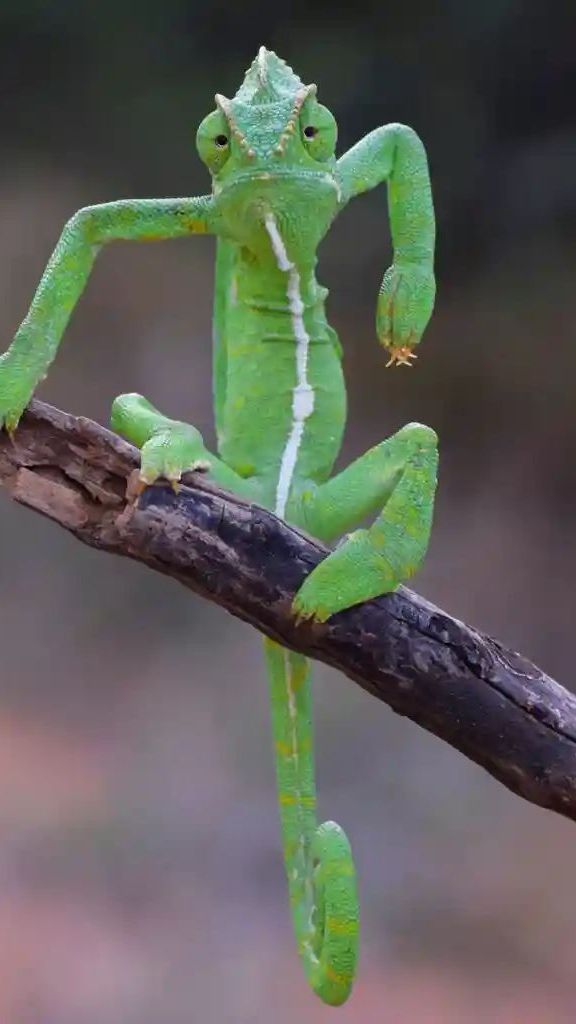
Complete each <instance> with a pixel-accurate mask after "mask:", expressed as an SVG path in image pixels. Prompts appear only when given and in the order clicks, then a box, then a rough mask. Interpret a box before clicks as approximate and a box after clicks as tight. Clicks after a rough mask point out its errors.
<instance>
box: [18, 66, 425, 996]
mask: <svg viewBox="0 0 576 1024" xmlns="http://www.w3.org/2000/svg"><path fill="white" fill-rule="evenodd" d="M197 145H198V150H199V153H200V156H201V158H202V159H203V160H204V162H205V163H206V165H207V166H208V169H209V170H210V172H211V175H212V181H213V188H212V193H211V195H207V196H203V197H200V198H192V199H189V198H184V199H147V200H125V201H120V202H114V203H107V204H104V205H102V206H94V207H88V208H86V209H84V210H80V211H79V212H78V213H77V214H75V216H74V217H72V219H71V220H70V221H69V222H68V224H67V225H66V227H65V228H64V231H63V233H62V236H61V238H60V241H59V243H58V245H57V247H56V250H55V252H54V254H53V256H52V258H51V259H50V262H49V263H48V266H47V268H46V271H45V273H44V275H43V277H42V280H41V282H40V285H39V287H38V290H37V292H36V295H35V297H34V300H33V302H32V305H31V307H30V310H29V312H28V315H27V317H26V319H25V320H24V322H23V323H22V325H21V327H20V328H19V330H18V332H17V334H16V337H15V339H14V341H13V343H12V345H11V347H10V348H9V350H8V351H7V352H6V353H5V354H4V355H3V356H2V357H1V358H0V424H4V425H5V426H6V428H7V429H8V430H9V431H13V430H15V428H16V426H17V424H18V420H19V417H20V415H21V413H22V411H23V409H24V408H25V406H26V404H27V402H28V401H29V399H30V397H31V395H32V393H33V391H34V389H35V387H36V385H37V384H38V383H39V381H41V380H42V379H43V377H44V376H45V374H46V372H47V370H48V367H49V366H50V363H51V362H52V360H53V358H54V356H55V354H56V351H57V348H58V345H59V343H60V339H61V336H62V333H63V331H64V329H65V327H66V324H67V322H68V319H69V317H70V315H71V313H72V310H73V309H74V306H75V304H76V302H77V300H78V299H79V297H80V295H81V293H82V290H83V288H84V286H85V284H86V281H87V279H88V276H89V274H90V271H91V268H92V264H93V262H94V259H95V257H96V254H97V253H98V251H99V249H100V247H101V246H102V245H104V244H105V243H107V242H110V241H113V240H115V239H132V240H135V241H150V240H153V239H161V238H175V237H179V236H184V235H191V234H208V233H209V234H213V235H216V236H217V238H218V255H217V265H216V289H215V296H216V298H215V315H214V348H215V351H214V402H215V416H216V427H217V434H218V455H219V457H216V456H214V455H213V454H211V453H210V452H208V451H207V450H206V448H205V446H204V442H203V439H202V436H201V435H200V433H199V432H198V431H197V430H196V429H195V428H194V427H191V426H189V425H187V424H185V423H179V422H175V421H174V420H171V419H169V418H167V417H166V416H163V415H162V414H161V413H159V412H158V411H157V410H156V409H155V408H154V407H153V406H152V405H151V404H150V403H149V402H148V401H146V399H144V398H142V397H141V396H139V395H122V396H120V397H119V398H117V399H116V401H115V402H114V405H113V409H112V426H113V428H114V429H115V430H117V431H119V432H120V433H122V434H123V435H124V436H125V437H127V438H128V439H129V440H130V441H132V442H134V443H135V444H136V445H138V446H139V447H140V448H141V451H142V459H141V477H142V481H143V483H144V484H148V483H152V482H153V481H154V480H156V479H157V478H159V477H165V478H167V479H168V480H170V481H172V482H175V481H177V480H178V479H179V478H180V475H181V473H182V472H183V471H184V470H187V469H191V468H194V467H202V468H204V469H206V468H207V467H208V468H209V471H210V473H211V475H212V478H213V479H214V480H215V482H216V483H218V484H220V485H221V486H223V487H225V488H227V489H229V490H232V491H235V492H237V493H238V494H241V495H244V496H246V497H248V498H250V499H252V500H254V501H257V502H260V503H263V504H264V505H267V506H268V507H269V508H271V509H273V510H275V511H276V512H277V513H278V514H279V515H282V516H284V517H285V518H286V519H287V520H288V521H289V522H291V523H294V524H296V525H298V526H301V527H304V528H305V529H306V530H307V531H309V532H310V533H312V534H314V535H315V536H317V537H319V538H321V539H323V540H325V541H331V540H334V539H335V538H337V537H339V536H341V535H342V534H346V533H347V532H348V531H349V530H354V528H355V526H356V525H357V524H358V522H359V521H361V520H363V519H364V517H365V516H367V515H372V516H375V517H376V518H375V520H374V523H373V525H372V526H371V527H370V528H369V529H362V530H356V531H355V532H353V533H351V534H350V535H349V536H347V538H346V540H345V541H344V542H343V543H342V544H341V545H340V546H339V547H337V548H336V550H335V551H333V552H332V553H331V554H330V555H329V556H328V557H327V558H326V559H325V560H324V561H323V562H322V563H321V564H320V565H319V566H318V567H317V568H316V569H315V570H314V571H313V572H312V573H311V574H310V576H309V577H308V578H307V579H306V581H305V583H304V585H303V586H302V588H301V589H300V591H299V593H298V594H297V596H296V599H295V601H294V610H295V613H296V614H297V615H298V616H299V617H301V618H307V617H309V618H313V619H316V620H319V621H325V620H326V619H327V618H329V616H331V615H333V614H334V613H335V612H338V611H340V610H342V609H345V608H349V607H350V606H352V605H354V604H357V603H359V602H362V601H366V600H368V599H370V598H372V597H375V596H377V595H380V594H384V593H387V592H388V591H391V590H393V589H394V588H395V587H396V586H397V585H398V584H399V583H400V582H401V581H402V580H406V579H408V577H410V576H411V575H412V574H413V573H414V572H415V571H416V569H417V568H418V565H419V564H420V562H421V560H422V558H423V556H424V553H425V551H426V547H427V544H428V537H429V532H430V526H431V520H432V509H433V500H434V490H435V485H436V466H437V453H436V436H435V434H434V432H433V431H432V430H430V429H429V428H428V427H425V426H422V425H420V424H409V425H408V426H406V427H404V428H403V429H402V430H400V431H399V432H398V433H397V434H395V435H394V436H393V437H392V438H389V439H388V440H385V441H383V442H382V443H381V444H378V445H376V446H375V447H374V448H372V449H371V450H370V451H368V452H367V453H366V454H365V455H363V456H362V457H361V458H359V459H357V460H356V461H355V462H354V463H353V464H352V465H351V466H349V467H348V468H347V469H345V470H344V471H343V472H342V473H340V474H339V475H337V476H336V477H334V478H332V479H330V472H331V469H332V466H333V463H334V460H335V458H336V455H337V453H338V450H339V447H340V442H341V438H342V432H343V429H344V421H345V412H346V395H345V388H344V380H343V376H342V368H341V351H340V346H339V342H338V339H337V336H336V334H335V332H334V330H333V329H332V328H331V327H330V326H329V325H328V322H327V320H326V316H325V309H324V307H325V299H326V295H327V292H326V289H325V288H323V287H322V286H321V285H319V284H318V281H317V280H316V276H315V266H316V251H317V247H318V244H319V243H320V241H321V239H322V238H323V237H324V235H325V234H326V232H327V230H328V228H329V227H330V224H331V223H332V221H333V220H334V218H335V216H336V214H337V213H338V212H339V211H340V210H341V209H342V208H343V207H344V206H345V205H346V204H347V203H348V201H349V200H350V199H352V198H353V197H354V196H357V195H359V194H360V193H362V192H366V191H367V190H368V189H372V188H374V187H375V186H377V185H380V184H381V183H382V182H387V185H388V203H389V214H390V222H391V231H392V240H393V246H394V262H393V264H392V266H391V267H390V269H389V270H388V271H386V274H385V275H384V280H383V282H382V287H381V289H380V294H379V296H378V304H377V316H376V327H377V334H378V337H379V339H380V341H381V343H382V345H383V346H384V347H385V349H387V351H388V354H389V363H392V364H394V363H395V364H397V365H402V364H405V365H410V360H411V359H412V358H414V356H415V353H414V349H415V347H416V345H417V344H418V343H419V341H420V339H421V336H422V333H423V331H424V329H425V327H426V324H427V323H428V320H429V318H430V315H431V312H432V307H433V302H434V273H433V252H434V214H433V207H432V198H431V192H430V182H429V177H428V168H427V162H426V155H425V152H424V149H423V146H422V143H421V142H420V140H419V138H418V136H417V135H416V134H415V133H414V132H413V131H412V130H411V129H410V128H407V127H405V126H404V125H400V124H391V125H387V126H385V127H382V128H377V129H376V130H375V131H373V132H371V133H370V134H369V135H367V136H366V137H365V138H363V139H362V140H361V141H360V142H358V143H357V144H356V145H355V146H354V147H353V148H352V149H351V150H349V151H348V152H347V153H345V154H344V155H343V156H342V157H340V159H338V160H337V159H336V157H335V146H336V123H335V120H334V118H333V116H332V114H331V113H330V111H329V110H328V109H327V108H326V107H324V106H322V105H321V104H320V103H318V101H317V99H316V87H315V86H305V85H303V83H302V82H301V81H300V79H299V78H298V77H297V76H296V75H295V74H294V73H293V71H292V70H291V69H290V68H289V67H287V65H286V64H285V63H284V62H283V61H281V60H280V59H279V58H278V57H276V55H275V54H273V53H271V52H270V51H267V50H266V49H264V47H262V48H261V50H260V51H259V53H258V56H257V58H256V59H255V61H254V62H253V64H252V65H251V67H250V68H249V70H248V72H247V73H246V76H245V79H244V82H243V84H242V85H241V87H240V89H239V90H238V92H237V94H236V96H235V97H234V98H233V99H232V100H229V99H226V98H225V97H223V96H217V97H216V109H215V110H214V111H213V112H212V113H211V114H209V115H208V116H207V117H206V118H205V119H204V121H203V122H202V124H201V125H200V128H199V129H198V136H197ZM265 650H266V658H267V663H268V670H269V677H270V690H271V704H272V722H273V732H274V742H275V747H276V766H277V779H278V791H279V804H280V814H281V819H282V832H283V844H284V858H285V864H286V872H287V876H288V885H289V891H290V902H291V909H292V917H293V921H294V928H295V931H296V936H297V941H298V949H299V953H300V956H301V958H302V960H303V963H304V967H305V970H306V974H307V976H308V979H309V981H310V983H311V985H312V987H313V988H314V990H315V991H316V992H317V993H318V994H319V995H320V996H321V998H322V999H324V1000H325V1001H326V1002H327V1003H331V1004H333V1005H337V1004H340V1003H342V1002H344V1000H345V999H346V998H347V996H348V994H349V992H350V988H351V985H352V981H353V977H354V973H355V964H356V955H357V945H358V906H357V899H356V887H355V875H354V865H353V861H352V858H351V854H350V847H349V844H348V840H347V839H346V836H345V835H344V833H343V832H342V830H341V829H340V827H339V826H338V825H336V824H334V823H333V822H327V823H325V824H324V825H321V826H318V825H317V822H316V814H315V786H314V768H313V756H312V729H311V712H310V683H309V668H308V663H307V661H306V659H304V658H303V657H302V656H300V655H297V654H294V653H292V652H289V651H286V650H284V649H282V648H281V647H279V646H278V645H277V644H275V643H272V642H271V641H268V640H266V641H265Z"/></svg>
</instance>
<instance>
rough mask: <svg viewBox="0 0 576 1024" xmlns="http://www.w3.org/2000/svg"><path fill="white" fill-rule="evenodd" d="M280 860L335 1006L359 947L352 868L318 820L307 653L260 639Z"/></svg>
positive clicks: (313, 968) (346, 852) (308, 964)
mask: <svg viewBox="0 0 576 1024" xmlns="http://www.w3.org/2000/svg"><path fill="white" fill-rule="evenodd" d="M264 649H265V654H266V661H267V665H268V674H269V681H270V695H271V705H272V729H273V736H274V745H275V751H276V776H277V784H278V802H279V807H280V818H281V822H282V843H283V848H284V864H285V868H286V874H287V877H288V888H289V894H290V907H291V912H292V920H293V924H294V931H295V933H296V939H297V942H298V952H299V954H300V957H301V959H302V962H303V964H304V969H305V971H306V975H307V978H308V981H309V982H310V984H311V986H312V988H313V989H314V991H315V992H316V993H317V994H318V995H319V996H320V998H321V999H323V1000H324V1002H325V1003H330V1004H331V1005H333V1006H338V1005H340V1004H341V1003H343V1002H344V1001H345V1000H346V999H347V998H348V996H349V994H350V989H351V988H352V983H353V980H354V974H355V971H356V958H357V950H358V900H357V895H356V873H355V869H354V862H353V860H352V854H351V851H350V844H349V842H348V839H347V837H346V834H345V833H344V832H343V831H342V829H341V828H340V826H339V825H336V823H335V822H333V821H327V822H325V823H324V824H323V825H320V826H319V825H318V824H317V822H316V792H315V784H314V765H313V756H312V723H311V689H310V669H309V662H308V659H307V658H304V657H303V656H302V655H301V654H295V653H294V652H292V651H288V650H286V649H285V648H283V647H280V646H279V645H278V644H276V643H274V642H273V641H272V640H264Z"/></svg>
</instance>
